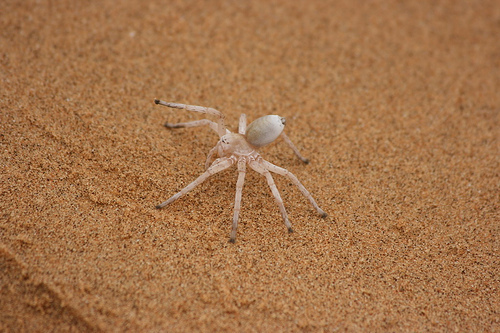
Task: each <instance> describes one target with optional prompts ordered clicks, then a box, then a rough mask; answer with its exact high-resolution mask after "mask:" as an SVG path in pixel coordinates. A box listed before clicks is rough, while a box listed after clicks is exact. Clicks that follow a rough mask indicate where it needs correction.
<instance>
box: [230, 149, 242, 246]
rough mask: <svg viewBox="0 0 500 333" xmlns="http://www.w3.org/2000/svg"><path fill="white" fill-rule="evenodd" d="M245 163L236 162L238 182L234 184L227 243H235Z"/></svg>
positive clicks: (240, 160)
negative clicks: (229, 236) (229, 234)
mask: <svg viewBox="0 0 500 333" xmlns="http://www.w3.org/2000/svg"><path fill="white" fill-rule="evenodd" d="M245 175H246V161H245V159H244V158H241V159H239V160H238V181H237V182H236V196H235V198H234V214H233V229H232V230H231V238H230V239H229V241H230V242H231V243H234V242H235V241H236V228H238V217H239V215H240V209H241V194H242V193H243V184H244V183H245Z"/></svg>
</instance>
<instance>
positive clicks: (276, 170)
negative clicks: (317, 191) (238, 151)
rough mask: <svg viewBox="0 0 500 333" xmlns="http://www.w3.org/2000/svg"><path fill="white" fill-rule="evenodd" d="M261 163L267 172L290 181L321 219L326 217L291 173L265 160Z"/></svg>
mask: <svg viewBox="0 0 500 333" xmlns="http://www.w3.org/2000/svg"><path fill="white" fill-rule="evenodd" d="M262 163H263V165H264V167H265V168H266V169H267V170H269V171H272V172H274V173H277V174H279V175H282V176H285V177H288V178H289V179H290V180H291V181H292V183H294V184H295V185H296V186H297V187H298V188H299V190H300V192H302V194H303V195H304V196H305V197H306V198H307V199H308V200H309V202H311V204H312V205H313V206H314V208H315V209H316V211H317V212H318V214H319V215H320V216H321V217H323V218H325V217H327V216H328V214H327V213H325V212H324V211H323V210H322V209H321V208H319V206H318V204H317V203H316V201H315V200H314V198H313V197H312V195H311V193H309V191H308V190H307V189H306V188H305V187H304V185H302V183H301V182H300V181H299V180H298V179H297V177H296V176H295V175H294V174H293V173H291V172H290V171H288V170H287V169H284V168H281V167H279V166H277V165H274V164H272V163H270V162H268V161H266V160H262Z"/></svg>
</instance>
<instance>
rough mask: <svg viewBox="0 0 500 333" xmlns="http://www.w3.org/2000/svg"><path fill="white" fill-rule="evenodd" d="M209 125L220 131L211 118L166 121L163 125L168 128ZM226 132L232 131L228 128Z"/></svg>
mask: <svg viewBox="0 0 500 333" xmlns="http://www.w3.org/2000/svg"><path fill="white" fill-rule="evenodd" d="M206 125H208V126H209V127H210V128H211V129H213V130H214V131H215V132H217V131H218V129H217V126H218V125H217V123H215V122H213V121H211V120H209V119H200V120H195V121H189V122H186V123H169V122H166V123H165V124H164V125H163V126H165V127H166V128H188V127H198V126H206ZM226 133H230V132H229V130H227V129H226Z"/></svg>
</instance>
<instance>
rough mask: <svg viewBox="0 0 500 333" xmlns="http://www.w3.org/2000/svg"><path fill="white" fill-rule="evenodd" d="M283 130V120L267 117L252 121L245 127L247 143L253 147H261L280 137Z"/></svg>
mask: <svg viewBox="0 0 500 333" xmlns="http://www.w3.org/2000/svg"><path fill="white" fill-rule="evenodd" d="M284 128H285V118H283V117H280V116H277V115H269V116H264V117H260V118H258V119H256V120H254V121H253V122H252V123H251V124H250V125H248V127H247V131H246V137H247V141H248V142H249V143H250V144H251V145H253V146H255V147H257V148H258V147H263V146H265V145H267V144H269V143H271V142H273V141H274V140H276V139H277V138H278V136H280V134H281V132H283V129H284Z"/></svg>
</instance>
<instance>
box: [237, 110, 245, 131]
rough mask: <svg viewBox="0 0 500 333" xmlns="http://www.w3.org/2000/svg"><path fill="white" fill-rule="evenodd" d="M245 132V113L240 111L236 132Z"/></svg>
mask: <svg viewBox="0 0 500 333" xmlns="http://www.w3.org/2000/svg"><path fill="white" fill-rule="evenodd" d="M246 132H247V115H246V114H244V113H242V114H241V116H240V123H239V125H238V133H240V134H243V135H245V134H246Z"/></svg>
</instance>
